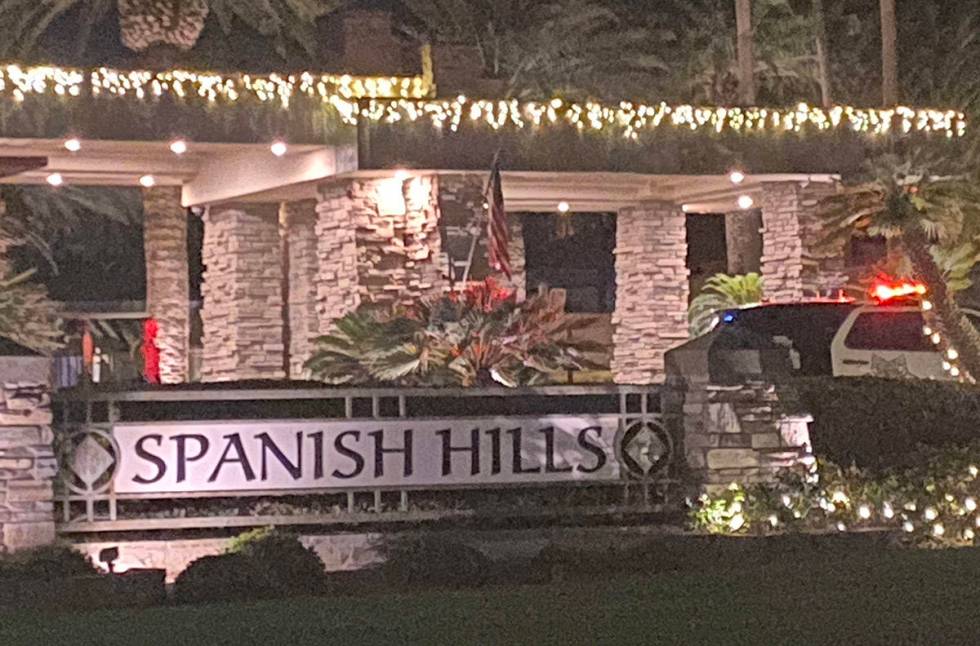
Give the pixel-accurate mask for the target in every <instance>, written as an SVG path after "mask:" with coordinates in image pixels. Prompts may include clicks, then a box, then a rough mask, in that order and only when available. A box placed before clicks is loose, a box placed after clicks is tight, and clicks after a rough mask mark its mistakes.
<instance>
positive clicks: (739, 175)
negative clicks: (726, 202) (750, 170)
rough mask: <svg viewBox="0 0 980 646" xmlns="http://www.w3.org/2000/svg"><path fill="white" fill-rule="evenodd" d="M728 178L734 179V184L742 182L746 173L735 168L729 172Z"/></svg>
mask: <svg viewBox="0 0 980 646" xmlns="http://www.w3.org/2000/svg"><path fill="white" fill-rule="evenodd" d="M728 179H730V180H731V181H732V184H741V183H742V182H744V181H745V173H743V172H742V171H740V170H733V171H732V172H731V173H729V175H728Z"/></svg>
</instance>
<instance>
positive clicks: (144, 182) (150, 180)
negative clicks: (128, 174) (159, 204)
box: [140, 175, 157, 188]
mask: <svg viewBox="0 0 980 646" xmlns="http://www.w3.org/2000/svg"><path fill="white" fill-rule="evenodd" d="M156 184H157V180H156V178H155V177H153V175H144V176H143V177H140V186H142V187H144V188H153V187H154V186H156Z"/></svg>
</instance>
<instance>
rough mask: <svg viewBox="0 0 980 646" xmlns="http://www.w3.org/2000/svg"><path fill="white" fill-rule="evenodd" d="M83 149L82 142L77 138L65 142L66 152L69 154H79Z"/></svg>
mask: <svg viewBox="0 0 980 646" xmlns="http://www.w3.org/2000/svg"><path fill="white" fill-rule="evenodd" d="M81 149H82V142H81V141H79V140H78V139H76V138H75V137H72V138H71V139H68V140H67V141H65V150H67V151H68V152H71V153H77V152H78V151H79V150H81Z"/></svg>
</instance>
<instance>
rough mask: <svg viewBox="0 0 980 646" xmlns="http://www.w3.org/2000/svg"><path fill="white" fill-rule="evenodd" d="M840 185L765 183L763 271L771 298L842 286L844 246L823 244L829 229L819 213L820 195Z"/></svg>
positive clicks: (817, 293)
mask: <svg viewBox="0 0 980 646" xmlns="http://www.w3.org/2000/svg"><path fill="white" fill-rule="evenodd" d="M835 190H836V186H835V185H834V184H832V183H829V182H827V183H818V182H773V183H766V184H763V185H762V199H761V206H762V222H763V231H762V245H763V249H762V275H763V279H764V280H765V289H766V297H767V298H768V299H770V300H775V301H794V300H800V299H801V298H806V297H813V296H828V295H835V294H836V293H837V291H838V290H840V289H843V287H844V285H845V284H846V282H847V275H846V273H845V271H844V264H845V259H844V249H843V245H840V246H835V247H832V248H831V247H827V246H826V245H823V244H822V243H823V238H824V237H825V236H826V233H827V231H826V228H825V227H824V226H823V224H822V222H821V219H820V217H819V203H820V200H821V199H823V198H824V197H826V196H828V195H831V194H832V193H833V192H834V191H835Z"/></svg>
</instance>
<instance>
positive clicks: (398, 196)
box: [374, 177, 407, 216]
mask: <svg viewBox="0 0 980 646" xmlns="http://www.w3.org/2000/svg"><path fill="white" fill-rule="evenodd" d="M403 186H404V182H403V181H402V180H400V179H398V178H397V177H392V178H389V179H383V180H380V181H379V182H378V183H377V188H376V189H375V191H374V197H375V200H377V205H378V215H383V216H392V215H405V212H406V210H407V209H406V206H405V193H404V191H403V190H402V188H403Z"/></svg>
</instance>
